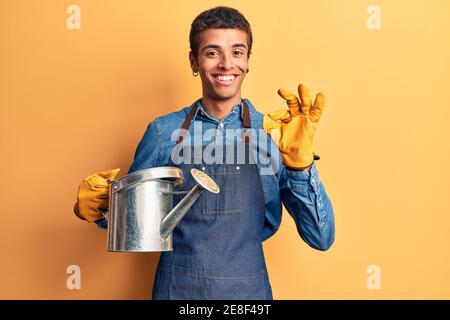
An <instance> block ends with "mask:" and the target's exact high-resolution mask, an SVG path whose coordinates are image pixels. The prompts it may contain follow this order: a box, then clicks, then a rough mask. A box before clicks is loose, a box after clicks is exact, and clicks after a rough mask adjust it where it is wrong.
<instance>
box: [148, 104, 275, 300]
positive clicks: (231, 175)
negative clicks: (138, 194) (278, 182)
mask: <svg viewBox="0 0 450 320" xmlns="http://www.w3.org/2000/svg"><path fill="white" fill-rule="evenodd" d="M243 108H244V110H243V113H244V116H243V126H244V127H246V128H250V123H251V122H250V114H249V109H248V106H247V105H246V104H245V102H244V103H243ZM195 111H196V110H195V107H193V108H192V109H191V112H190V113H189V115H188V117H187V118H186V121H185V123H184V124H183V128H189V125H190V123H191V121H192V118H193V116H194V114H195ZM182 140H183V137H180V139H179V142H181V141H182ZM244 140H245V143H244V144H243V145H241V146H240V147H241V148H242V149H240V150H241V151H242V150H244V151H245V159H246V161H245V162H244V163H242V161H240V162H239V163H238V162H236V160H237V157H238V155H237V153H238V152H237V151H238V145H237V144H236V145H233V146H232V148H234V149H233V150H234V152H233V154H234V160H235V161H234V163H232V164H227V163H226V161H225V160H226V159H225V158H226V152H223V157H224V159H223V162H222V163H223V164H218V163H214V164H208V165H207V164H204V163H201V164H195V163H194V161H193V160H194V152H193V151H194V148H192V147H191V148H192V149H191V160H192V161H190V164H184V163H181V164H179V165H175V164H173V162H172V163H171V165H173V166H177V167H179V168H180V169H181V170H182V171H183V175H184V178H185V179H186V190H190V189H191V188H192V187H193V186H194V185H195V181H194V179H193V178H192V176H191V174H190V170H191V169H192V168H196V169H199V170H203V171H204V172H206V173H207V174H208V175H209V176H211V178H213V179H214V180H215V181H216V183H217V184H218V186H219V188H220V193H218V194H213V193H210V192H207V191H203V192H202V194H201V196H200V197H199V198H198V199H197V201H196V202H195V203H194V205H193V206H192V207H191V208H190V209H189V211H188V212H187V213H186V215H185V216H184V217H183V219H182V220H181V221H180V223H179V224H178V226H177V227H176V228H175V229H174V231H173V251H167V252H162V253H161V257H160V260H159V263H158V268H157V272H156V278H155V282H154V285H153V299H154V300H169V299H176V300H181V299H192V300H197V299H199V300H224V299H226V300H233V299H248V300H250V299H257V300H269V299H272V290H271V287H270V283H269V278H268V275H267V269H266V263H265V260H264V254H263V248H262V242H261V234H262V231H263V225H264V219H265V204H264V194H263V190H262V185H261V180H260V176H259V172H258V168H257V165H256V164H254V161H253V162H251V161H249V159H250V157H251V156H252V152H251V149H250V144H249V140H250V139H249V137H248V136H246V137H245V139H244ZM185 147H186V146H185ZM205 147H206V146H202V148H201V150H202V151H203V150H205ZM224 150H230V149H229V148H228V149H227V148H224ZM202 159H203V157H202ZM228 159H230V158H228ZM241 160H242V159H241ZM181 197H182V196H174V203H178V202H179V201H180V200H181Z"/></svg>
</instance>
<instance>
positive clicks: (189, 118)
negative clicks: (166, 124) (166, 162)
mask: <svg viewBox="0 0 450 320" xmlns="http://www.w3.org/2000/svg"><path fill="white" fill-rule="evenodd" d="M196 111H197V104H195V106H194V107H192V109H191V111H189V114H188V116H187V117H186V120H184V122H183V125H182V126H181V129H184V130H181V133H180V136H179V137H178V141H177V144H179V143H181V142H183V140H184V136H185V135H186V132H187V131H188V130H189V126H190V125H191V122H192V119H193V118H194V115H195V112H196Z"/></svg>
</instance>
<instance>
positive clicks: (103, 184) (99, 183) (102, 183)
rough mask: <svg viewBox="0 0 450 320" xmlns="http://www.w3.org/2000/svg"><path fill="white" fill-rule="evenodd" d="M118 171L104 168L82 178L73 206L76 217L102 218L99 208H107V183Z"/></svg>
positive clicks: (87, 218)
mask: <svg viewBox="0 0 450 320" xmlns="http://www.w3.org/2000/svg"><path fill="white" fill-rule="evenodd" d="M119 171H120V169H119V168H117V169H113V170H106V171H102V172H97V173H94V174H92V175H90V176H88V177H87V178H85V179H83V181H82V182H81V183H80V186H79V187H78V195H77V202H76V203H75V206H74V208H73V211H74V212H75V214H76V216H77V217H78V218H80V219H82V220H87V221H88V222H93V221H97V220H101V219H103V218H104V217H103V215H102V214H101V213H100V210H99V209H108V207H109V183H110V182H111V181H112V180H114V178H115V177H116V176H117V174H118V173H119Z"/></svg>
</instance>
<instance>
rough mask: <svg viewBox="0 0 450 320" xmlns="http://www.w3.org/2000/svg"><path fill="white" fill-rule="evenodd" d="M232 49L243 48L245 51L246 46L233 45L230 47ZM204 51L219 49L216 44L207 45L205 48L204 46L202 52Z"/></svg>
mask: <svg viewBox="0 0 450 320" xmlns="http://www.w3.org/2000/svg"><path fill="white" fill-rule="evenodd" d="M232 47H233V48H245V49H247V46H246V45H245V44H243V43H235V44H233V45H232ZM206 49H220V46H218V45H217V44H208V45H207V46H204V47H203V49H202V51H205V50H206Z"/></svg>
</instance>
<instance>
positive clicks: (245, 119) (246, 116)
mask: <svg viewBox="0 0 450 320" xmlns="http://www.w3.org/2000/svg"><path fill="white" fill-rule="evenodd" d="M242 107H243V110H242V127H244V128H247V129H248V128H251V127H252V125H251V121H250V111H249V108H248V105H247V103H246V102H245V101H244V100H242ZM196 111H197V107H195V106H194V107H192V109H191V111H189V114H188V115H187V117H186V119H185V120H184V122H183V125H182V126H181V129H184V130H182V131H181V133H180V136H179V137H178V141H177V144H179V143H181V142H183V140H184V136H185V134H186V132H187V131H188V130H189V126H190V125H191V122H192V119H193V118H194V115H195V112H196ZM244 140H245V143H246V144H248V143H249V142H250V132H244Z"/></svg>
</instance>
